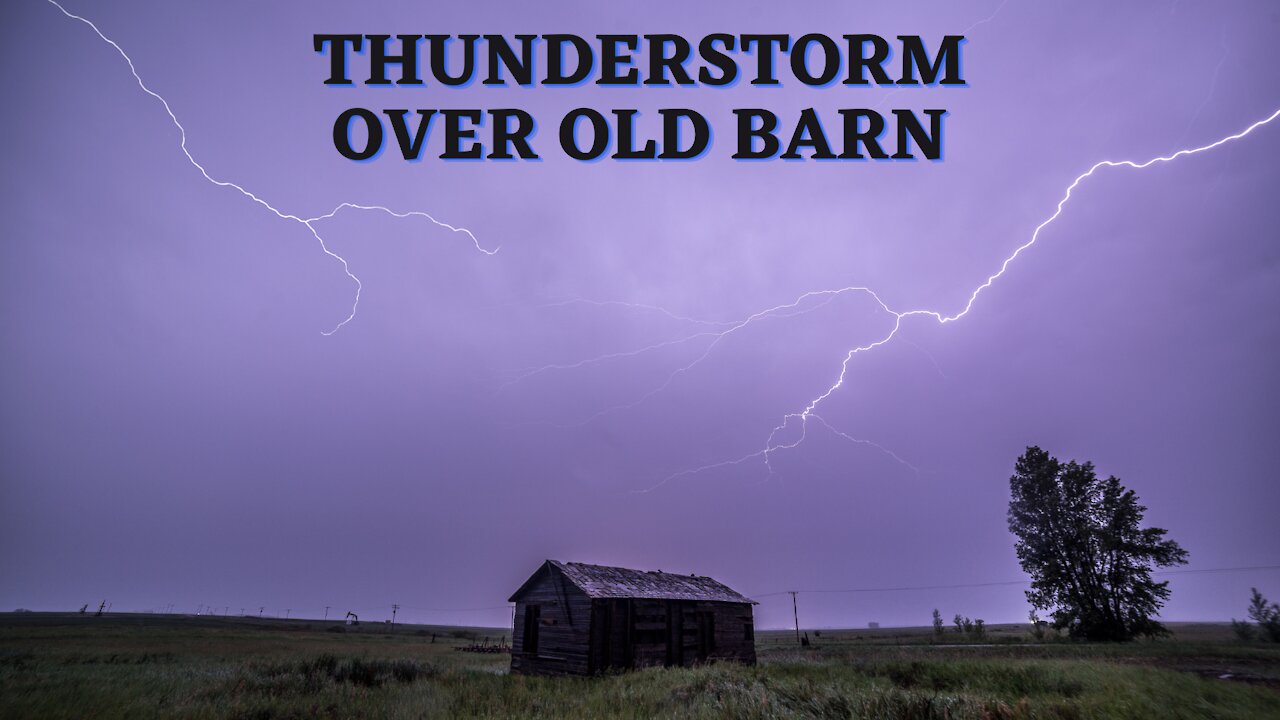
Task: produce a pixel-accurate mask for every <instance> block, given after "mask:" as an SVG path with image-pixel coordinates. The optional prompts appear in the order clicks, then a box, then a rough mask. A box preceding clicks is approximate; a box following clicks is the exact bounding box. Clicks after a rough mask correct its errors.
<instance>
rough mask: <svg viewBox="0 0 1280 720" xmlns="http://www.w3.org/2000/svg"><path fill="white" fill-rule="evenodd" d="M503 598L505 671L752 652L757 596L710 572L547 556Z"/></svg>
mask: <svg viewBox="0 0 1280 720" xmlns="http://www.w3.org/2000/svg"><path fill="white" fill-rule="evenodd" d="M509 602H513V603H515V604H516V609H515V627H514V629H513V633H512V640H513V642H512V648H511V671H512V672H517V673H529V674H548V675H590V674H593V673H598V672H603V671H606V670H611V669H625V668H639V667H649V666H654V665H672V666H681V665H684V666H687V665H693V664H695V663H699V662H706V661H709V660H732V661H736V662H743V663H749V664H754V663H755V661H756V649H755V625H754V621H753V619H752V614H751V610H752V608H751V606H752V605H754V604H755V603H754V602H753V601H752V600H750V599H749V598H747V597H744V596H743V595H740V594H739V593H737V592H734V591H733V590H731V589H729V588H728V587H726V586H724V585H722V584H720V583H718V582H716V581H715V580H712V579H711V578H709V577H701V576H698V575H676V574H672V573H664V572H662V571H645V570H629V569H627V568H619V567H605V566H602V565H584V564H582V563H563V562H559V561H556V560H548V561H546V562H545V563H543V564H542V566H541V567H539V568H538V570H537V572H535V573H534V574H533V575H532V576H530V578H529V579H528V580H526V581H525V583H524V584H523V585H521V586H520V589H519V590H516V592H515V594H514V595H512V596H511V598H510V600H509Z"/></svg>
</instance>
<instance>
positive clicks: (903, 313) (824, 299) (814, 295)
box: [508, 110, 1280, 492]
mask: <svg viewBox="0 0 1280 720" xmlns="http://www.w3.org/2000/svg"><path fill="white" fill-rule="evenodd" d="M1276 118H1280V110H1276V111H1275V112H1273V113H1271V114H1270V115H1269V116H1267V117H1266V118H1264V119H1262V120H1259V121H1257V122H1255V123H1253V124H1252V125H1249V126H1248V127H1246V128H1245V129H1243V130H1241V131H1239V132H1237V133H1235V134H1232V135H1227V136H1225V137H1222V138H1219V139H1218V140H1215V141H1213V142H1211V143H1208V144H1206V145H1201V146H1198V147H1192V148H1184V149H1181V150H1177V151H1176V152H1173V153H1172V154H1169V155H1162V156H1159V157H1154V158H1151V159H1149V160H1145V161H1141V162H1139V161H1134V160H1102V161H1100V162H1097V163H1095V164H1094V165H1093V166H1091V167H1090V168H1089V169H1088V170H1086V171H1085V172H1083V173H1081V174H1079V175H1077V176H1076V177H1075V178H1074V179H1073V180H1072V181H1071V183H1070V184H1069V185H1068V186H1067V188H1066V190H1065V192H1064V193H1063V195H1062V197H1061V199H1059V200H1058V203H1057V205H1056V206H1055V208H1054V211H1053V213H1052V214H1051V215H1049V217H1047V218H1045V220H1044V221H1043V222H1041V223H1040V224H1039V225H1037V226H1036V227H1035V229H1034V230H1033V231H1032V233H1031V236H1030V238H1029V239H1028V240H1027V241H1026V242H1024V243H1023V244H1021V245H1019V246H1018V247H1017V248H1016V249H1014V251H1013V252H1012V253H1010V254H1009V255H1008V256H1007V257H1006V258H1005V259H1004V261H1003V262H1001V263H1000V266H999V269H997V270H996V271H995V272H994V273H992V274H991V275H989V276H988V277H987V278H986V280H985V281H983V282H982V283H981V284H980V285H978V286H977V287H976V288H974V289H973V291H972V292H971V293H970V294H969V297H968V300H966V301H965V303H964V305H963V307H961V308H960V309H959V310H958V311H956V312H954V313H951V314H947V313H945V312H943V311H941V310H930V309H924V308H919V309H911V310H895V309H893V308H892V307H890V306H889V305H888V304H887V303H886V302H885V301H884V300H883V299H882V298H881V296H880V295H879V294H878V293H877V292H876V291H875V290H873V289H871V288H868V287H864V286H849V287H843V288H837V289H828V290H811V291H809V292H806V293H803V294H802V295H800V296H798V297H796V299H794V300H792V301H791V302H788V303H783V304H780V305H775V306H773V307H770V308H766V309H764V310H760V311H758V312H755V313H752V314H751V315H748V316H747V317H745V318H743V319H741V320H737V321H735V322H732V323H729V324H728V325H727V327H725V328H724V329H722V330H713V329H703V330H700V331H698V332H696V333H692V334H689V335H685V336H682V337H679V338H676V339H674V340H668V341H665V342H660V343H655V344H652V345H649V346H646V347H642V348H639V349H636V350H631V351H624V352H616V353H610V354H606V355H600V356H597V357H593V358H589V359H586V360H581V361H578V362H575V363H568V364H562V365H547V366H544V367H541V368H536V369H534V370H531V371H526V372H525V373H523V374H522V375H521V376H520V377H519V378H517V379H516V380H513V381H512V382H518V381H519V380H521V379H524V378H527V377H530V376H532V375H535V374H538V373H542V372H546V371H550V370H559V369H570V368H579V367H583V366H585V365H589V364H593V363H598V362H604V361H606V360H612V359H617V358H620V357H632V356H636V355H641V354H644V353H648V352H651V351H653V350H656V349H660V348H664V347H670V346H672V345H677V344H681V343H686V342H690V341H692V340H695V339H698V338H712V340H711V342H710V343H708V344H707V347H706V348H705V349H704V350H703V351H702V352H701V353H700V354H699V355H698V356H697V357H695V358H694V359H693V360H692V361H691V362H689V363H687V364H685V365H682V366H680V367H678V368H676V369H675V370H674V371H672V372H671V373H670V374H669V375H668V376H667V379H666V380H665V381H664V382H663V383H661V384H660V385H658V386H657V387H655V388H653V389H652V390H650V391H648V392H646V393H645V394H643V395H642V396H640V397H639V398H637V399H636V400H634V401H632V402H629V403H626V404H623V405H616V406H612V407H608V408H605V409H603V410H600V411H598V412H596V413H595V414H593V415H591V416H590V417H588V418H587V419H586V420H584V421H582V422H580V423H575V425H585V424H587V423H590V422H592V421H594V420H596V419H598V418H600V417H602V416H604V415H607V414H609V413H613V412H617V411H621V410H627V409H630V408H634V407H636V406H638V405H640V404H641V403H643V402H645V401H646V400H648V399H650V398H652V397H653V396H655V395H657V394H659V393H661V392H662V391H663V390H665V389H667V388H668V387H670V385H671V384H672V383H673V382H674V381H675V380H676V379H677V378H679V377H680V376H681V375H684V374H687V373H688V372H690V371H691V370H693V369H694V368H695V367H697V366H698V365H699V364H701V363H702V362H703V361H704V360H706V358H707V357H708V356H710V354H711V353H712V351H713V350H715V348H716V346H717V345H718V344H719V343H720V342H721V341H722V340H724V339H725V338H727V337H729V336H730V335H733V334H735V333H738V332H740V331H742V330H744V329H746V328H748V327H750V326H752V325H755V324H757V323H759V322H761V321H762V320H765V319H769V318H779V317H791V316H795V315H800V314H804V313H807V312H811V311H813V310H816V309H817V308H818V307H821V306H822V305H825V304H827V303H830V302H832V301H833V300H835V299H836V298H837V297H840V296H842V295H850V294H854V295H864V296H866V297H868V298H870V299H871V300H872V301H873V302H874V303H875V304H876V306H877V308H878V309H879V310H881V311H883V312H884V313H885V314H886V315H887V317H888V318H889V319H890V322H889V323H888V328H887V330H886V331H885V332H884V333H883V334H882V335H880V336H879V337H877V338H876V339H875V340H873V341H871V342H868V343H865V344H862V345H859V346H857V347H854V348H851V349H850V350H848V351H847V352H846V353H845V356H844V359H843V361H842V362H841V364H840V371H839V373H838V374H837V376H836V378H835V380H834V382H832V383H831V384H830V385H829V386H828V387H827V388H826V389H825V390H824V391H823V392H821V393H819V394H818V395H817V396H815V397H813V398H812V399H811V400H809V402H808V403H807V404H806V405H805V406H804V407H803V408H802V409H800V410H798V411H796V412H791V413H787V414H786V415H784V416H783V417H782V420H781V422H780V423H779V424H778V425H776V426H775V427H774V428H773V429H772V430H771V431H770V432H769V435H768V437H767V438H766V440H765V443H764V447H762V448H760V449H758V450H756V451H754V452H751V453H748V454H746V455H743V456H741V457H737V458H732V459H727V460H721V461H718V462H714V463H710V464H707V465H702V466H699V467H694V468H689V469H685V470H681V471H679V472H676V473H673V474H671V475H669V476H667V477H666V478H664V479H663V480H662V481H661V482H659V483H658V484H656V485H654V486H652V487H650V488H648V489H646V490H642V491H641V492H650V491H652V490H654V489H657V488H658V487H661V486H662V485H664V484H666V483H668V482H670V481H672V480H675V479H677V478H680V477H686V476H690V475H697V474H699V473H702V472H706V471H708V470H714V469H718V468H724V467H732V466H737V465H741V464H742V463H745V462H747V461H750V460H755V459H762V460H763V461H764V463H765V465H766V467H768V469H769V472H770V474H771V475H772V472H773V467H772V465H771V463H770V459H771V456H772V454H773V453H775V452H778V451H782V450H791V449H794V448H796V447H798V446H799V445H800V444H801V443H803V442H804V440H805V439H806V437H807V434H808V424H809V421H810V420H814V421H816V422H818V423H819V424H820V425H821V426H822V427H824V428H825V429H827V430H828V431H830V432H831V433H833V434H834V435H836V436H838V437H841V438H843V439H845V440H848V441H850V442H852V443H856V444H859V445H868V446H872V447H875V448H876V449H878V450H880V451H881V452H883V453H885V454H886V455H888V456H890V457H892V458H893V459H894V460H896V461H897V462H899V463H901V464H902V465H904V466H906V467H908V468H910V469H911V470H912V471H913V472H917V473H918V471H917V470H916V468H915V467H914V466H912V465H911V464H910V463H908V462H906V461H905V460H903V459H902V458H901V457H900V456H898V455H897V454H895V453H893V452H892V451H890V450H888V449H887V448H885V447H883V446H881V445H879V444H877V443H874V442H871V441H869V440H863V439H859V438H855V437H852V436H850V435H848V434H847V433H844V432H842V431H840V430H837V429H836V428H835V427H833V426H831V425H830V424H829V423H828V422H827V421H826V420H824V419H823V418H822V417H821V416H820V415H818V414H817V412H816V411H817V409H818V406H819V405H820V404H822V403H823V402H824V401H825V400H826V399H827V398H829V397H831V396H832V395H833V394H835V393H836V391H838V390H839V389H840V388H841V387H843V386H844V384H845V381H846V380H847V379H848V377H849V367H850V364H851V363H852V362H853V359H854V357H855V356H857V355H859V354H861V353H865V352H869V351H871V350H875V349H876V348H878V347H880V346H882V345H885V344H887V343H889V342H891V341H893V340H894V339H895V338H897V337H898V333H899V331H900V330H901V329H902V327H903V323H904V321H906V320H907V319H909V318H912V317H917V316H919V317H925V318H929V319H932V320H933V321H934V322H936V323H937V324H939V325H947V324H949V323H953V322H956V321H958V320H961V319H963V318H964V317H965V316H967V315H968V314H969V312H970V311H971V310H973V307H974V305H975V303H976V302H977V301H978V298H979V297H980V296H981V295H982V294H983V293H984V292H985V291H986V290H987V289H988V288H990V287H991V286H992V285H993V284H995V282H996V281H997V280H999V279H1000V278H1001V277H1003V276H1004V275H1005V273H1006V272H1008V270H1009V268H1010V266H1011V265H1012V264H1013V262H1014V261H1015V260H1017V259H1018V258H1019V257H1020V256H1021V255H1022V254H1023V253H1025V252H1026V251H1027V250H1029V249H1031V248H1032V247H1033V246H1034V245H1035V244H1036V243H1037V242H1038V241H1039V240H1040V237H1041V233H1042V232H1043V231H1044V230H1045V228H1047V227H1049V225H1051V224H1052V223H1053V222H1054V221H1055V220H1057V219H1058V218H1059V217H1060V216H1061V215H1062V212H1063V209H1064V208H1065V207H1066V205H1067V203H1068V202H1069V201H1070V200H1071V198H1072V195H1073V193H1074V192H1075V190H1076V188H1078V187H1079V186H1080V184H1081V183H1082V182H1084V181H1085V180H1087V179H1088V178H1090V177H1093V175H1094V174H1095V173H1097V172H1098V171H1099V170H1102V169H1104V168H1121V167H1124V168H1130V169H1133V170H1143V169H1146V168H1149V167H1151V166H1153V165H1157V164H1161V163H1168V162H1172V161H1174V160H1177V159H1178V158H1182V157H1187V156H1190V155H1196V154H1199V153H1204V152H1208V151H1210V150H1213V149H1215V148H1218V147H1221V146H1223V145H1226V144H1227V143H1231V142H1234V141H1236V140H1240V139H1241V138H1244V137H1246V136H1248V135H1249V134H1251V133H1252V132H1254V131H1255V130H1257V129H1258V128H1260V127H1263V126H1264V125H1268V124H1270V123H1271V122H1273V121H1275V120H1276ZM815 299H818V300H821V302H820V303H817V304H814V305H812V306H808V307H805V305H806V303H809V302H810V301H813V300H815ZM577 302H587V301H577ZM592 304H617V305H623V306H628V305H630V304H628V303H613V302H611V303H592ZM634 307H643V308H646V309H653V310H659V311H661V312H664V313H666V314H667V315H669V316H671V317H673V318H679V319H685V320H688V319H689V318H683V317H681V316H679V315H676V314H674V313H670V312H668V311H666V310H662V309H661V308H655V307H653V306H634ZM935 366H936V364H935ZM508 384H511V383H508ZM795 424H798V426H799V437H797V438H795V439H793V440H789V441H784V440H781V439H780V438H779V436H780V435H784V434H786V433H788V431H792V427H793V425H795Z"/></svg>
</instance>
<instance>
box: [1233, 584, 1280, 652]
mask: <svg viewBox="0 0 1280 720" xmlns="http://www.w3.org/2000/svg"><path fill="white" fill-rule="evenodd" d="M1250 589H1251V590H1252V591H1253V595H1252V596H1251V597H1250V598H1249V619H1250V620H1252V621H1254V622H1256V623H1258V630H1259V632H1260V634H1261V635H1262V637H1264V638H1266V639H1268V640H1270V641H1271V642H1280V605H1277V604H1276V603H1267V599H1266V598H1265V597H1263V596H1262V593H1260V592H1258V588H1250ZM1234 622H1235V621H1234V620H1232V623H1234ZM1236 632H1237V634H1239V632H1240V631H1239V630H1238V629H1237V631H1236Z"/></svg>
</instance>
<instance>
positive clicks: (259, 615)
mask: <svg viewBox="0 0 1280 720" xmlns="http://www.w3.org/2000/svg"><path fill="white" fill-rule="evenodd" d="M792 594H793V595H794V594H795V593H792ZM266 609H267V607H266V606H265V605H259V606H258V617H262V611H263V610H266Z"/></svg>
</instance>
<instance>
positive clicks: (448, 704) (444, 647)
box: [0, 624, 1280, 720]
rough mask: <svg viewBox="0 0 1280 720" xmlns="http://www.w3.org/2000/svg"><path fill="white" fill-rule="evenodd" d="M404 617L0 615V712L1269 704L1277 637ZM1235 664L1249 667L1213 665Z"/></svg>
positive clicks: (990, 710)
mask: <svg viewBox="0 0 1280 720" xmlns="http://www.w3.org/2000/svg"><path fill="white" fill-rule="evenodd" d="M455 642H461V641H460V640H456V639H449V640H443V641H441V642H437V643H434V644H433V643H430V642H429V638H425V637H423V636H421V635H414V634H412V633H404V634H397V635H382V634H376V633H365V634H334V633H327V632H323V631H322V630H321V629H319V628H317V629H314V630H312V631H300V630H297V629H291V630H290V631H289V632H280V631H271V630H270V629H263V628H243V627H232V626H228V627H225V628H218V627H216V626H202V627H183V626H181V625H180V624H174V625H172V626H165V627H119V626H115V627H112V626H102V627H95V626H91V625H87V624H86V625H78V626H74V627H22V628H9V627H3V626H0V717H4V718H46V717H48V718H105V719H108V720H110V719H112V718H140V719H146V718H192V719H203V718H257V719H262V720H266V719H269V718H312V717H321V718H384V717H385V718H523V717H532V718H605V719H609V718H746V719H748V720H750V719H753V718H758V719H761V720H763V719H765V718H887V719H889V720H897V719H902V720H909V719H911V720H913V719H917V718H920V719H934V718H937V719H943V718H946V719H948V720H966V719H969V718H973V719H975V720H978V719H982V720H988V719H1022V718H1061V719H1074V718H1161V719H1163V718H1173V719H1175V720H1176V719H1180V718H1187V719H1190V718H1224V719H1233V718H1239V719H1240V720H1246V719H1248V720H1253V719H1255V718H1273V717H1274V718H1280V648H1277V647H1276V646H1264V645H1249V646H1245V645H1238V644H1232V643H1227V642H1179V641H1166V642H1161V643H1146V644H1130V645H1081V644H1074V643H1063V644H1055V645H1035V646H1029V645H1028V646H1021V645H1017V644H997V645H992V646H987V647H977V646H974V647H951V648H947V647H932V646H929V645H927V644H905V645H888V644H878V643H879V641H877V642H868V643H864V644H859V643H857V642H854V641H852V640H849V641H840V642H834V641H833V642H831V644H829V645H825V644H824V645H820V646H819V647H816V648H811V649H808V650H800V649H797V648H792V647H784V646H783V645H782V644H781V643H777V644H776V645H773V644H767V645H766V647H765V649H762V651H761V662H760V664H759V665H758V666H756V667H742V666H737V665H711V666H706V667H698V668H691V669H663V668H655V669H649V670H643V671H638V672H630V673H619V674H614V675H608V676H605V677H599V678H590V679H584V678H545V677H520V676H509V675H507V674H506V672H505V671H506V666H507V663H508V660H509V659H508V657H507V656H505V655H476V654H470V653H463V652H457V651H454V650H453V647H454V643H455ZM1228 672H1237V673H1241V672H1243V673H1246V674H1247V675H1248V677H1249V679H1251V680H1254V681H1255V682H1251V683H1245V682H1233V681H1227V680H1220V679H1217V674H1226V673H1228Z"/></svg>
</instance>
